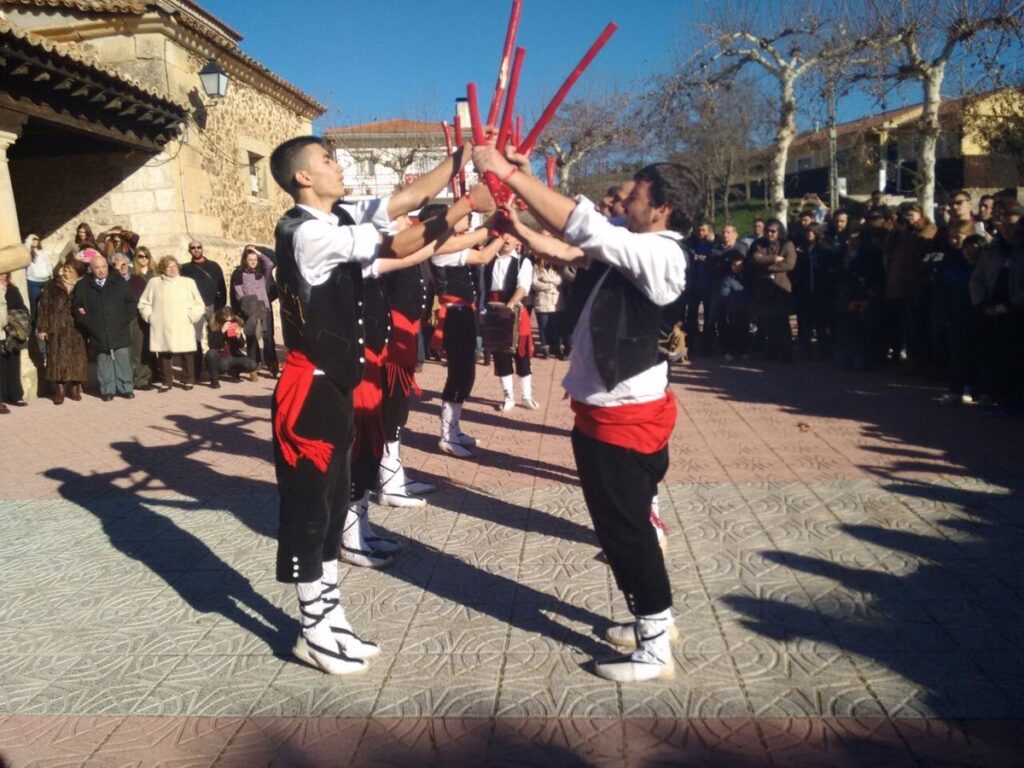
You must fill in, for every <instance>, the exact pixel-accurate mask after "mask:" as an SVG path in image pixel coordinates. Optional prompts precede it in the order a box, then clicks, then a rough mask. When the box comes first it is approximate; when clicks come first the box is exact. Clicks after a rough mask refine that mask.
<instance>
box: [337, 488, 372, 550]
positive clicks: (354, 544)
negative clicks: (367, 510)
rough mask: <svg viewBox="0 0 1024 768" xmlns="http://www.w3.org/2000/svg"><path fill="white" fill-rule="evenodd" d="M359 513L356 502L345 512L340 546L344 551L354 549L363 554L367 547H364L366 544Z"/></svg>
mask: <svg viewBox="0 0 1024 768" xmlns="http://www.w3.org/2000/svg"><path fill="white" fill-rule="evenodd" d="M361 512H362V510H361V509H360V508H359V502H358V501H356V502H353V503H352V504H349V505H348V510H347V511H346V512H345V523H344V525H343V526H342V528H341V545H342V546H343V547H345V548H346V549H356V550H362V551H364V552H365V551H366V550H368V549H369V547H368V546H366V542H365V541H364V540H363V523H362V520H361V519H360V518H361V517H362V515H361Z"/></svg>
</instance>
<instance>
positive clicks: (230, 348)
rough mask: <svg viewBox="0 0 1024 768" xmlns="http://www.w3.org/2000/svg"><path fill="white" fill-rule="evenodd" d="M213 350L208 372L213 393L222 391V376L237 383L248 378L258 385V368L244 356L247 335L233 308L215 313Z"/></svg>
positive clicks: (254, 362) (212, 332)
mask: <svg viewBox="0 0 1024 768" xmlns="http://www.w3.org/2000/svg"><path fill="white" fill-rule="evenodd" d="M209 342H210V350H209V351H208V352H207V353H206V370H207V371H209V373H210V387H211V389H218V388H219V387H220V377H221V374H223V373H228V374H231V377H232V378H233V379H234V380H235V381H238V379H239V378H240V377H241V374H243V373H245V374H248V375H249V376H250V377H251V378H252V380H253V381H256V369H257V368H258V367H259V364H258V363H257V362H256V361H255V360H253V359H251V358H250V357H249V356H248V355H247V354H246V352H245V349H246V345H245V333H244V331H243V330H242V320H241V319H240V318H239V317H238V315H236V314H235V313H234V311H233V310H232V309H231V307H221V308H220V309H218V310H217V311H216V312H214V313H213V320H211V321H210V335H209Z"/></svg>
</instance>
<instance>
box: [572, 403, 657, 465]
mask: <svg viewBox="0 0 1024 768" xmlns="http://www.w3.org/2000/svg"><path fill="white" fill-rule="evenodd" d="M572 410H573V412H574V413H575V414H576V428H577V429H578V430H579V431H580V432H582V433H583V434H585V435H586V436H587V437H591V438H593V439H594V440H600V441H601V442H602V443H609V444H611V445H616V446H618V447H619V448H629V449H631V450H634V451H636V452H637V453H655V452H656V451H660V450H661V449H662V448H664V447H665V446H666V445H668V441H669V438H670V437H671V436H672V430H673V429H674V428H675V425H676V399H675V397H673V395H672V393H671V392H665V396H664V397H663V398H661V399H660V400H654V401H652V402H650V403H638V404H635V405H617V406H612V407H601V406H597V405H587V404H586V403H581V402H579V401H578V400H573V401H572Z"/></svg>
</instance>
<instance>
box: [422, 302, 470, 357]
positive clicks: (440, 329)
mask: <svg viewBox="0 0 1024 768" xmlns="http://www.w3.org/2000/svg"><path fill="white" fill-rule="evenodd" d="M437 302H438V303H439V304H440V305H441V309H440V311H439V312H438V313H437V325H436V326H435V327H434V335H433V336H431V337H430V348H431V349H432V350H434V351H435V352H437V353H438V354H443V353H444V319H445V317H447V316H448V306H449V305H450V304H454V305H456V306H462V307H469V308H470V309H471V310H473V311H474V312H476V304H472V303H470V302H468V301H466V300H465V299H464V298H462V297H461V296H453V295H451V294H448V293H446V294H444V295H443V296H439V297H438V299H437Z"/></svg>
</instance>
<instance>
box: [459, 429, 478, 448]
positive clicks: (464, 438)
mask: <svg viewBox="0 0 1024 768" xmlns="http://www.w3.org/2000/svg"><path fill="white" fill-rule="evenodd" d="M452 442H453V443H458V444H459V445H461V446H462V447H463V448H476V447H477V446H479V445H480V444H481V442H480V441H479V440H477V439H476V438H475V437H470V436H469V435H467V434H466V433H465V432H463V431H462V430H461V429H458V430H456V431H455V432H453V433H452Z"/></svg>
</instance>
